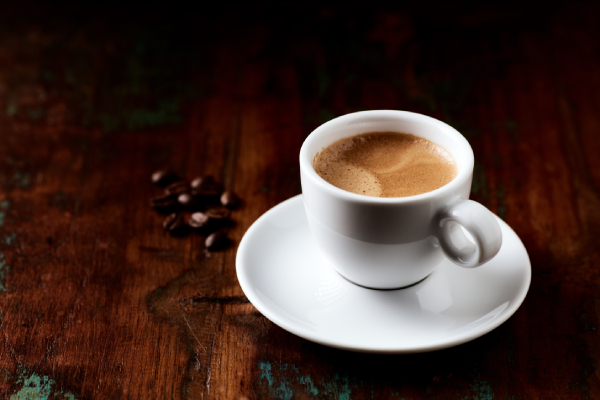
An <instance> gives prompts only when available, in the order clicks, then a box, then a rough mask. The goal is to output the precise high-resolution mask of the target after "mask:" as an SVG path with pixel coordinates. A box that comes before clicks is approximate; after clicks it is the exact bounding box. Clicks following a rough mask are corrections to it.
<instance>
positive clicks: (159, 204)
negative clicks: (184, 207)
mask: <svg viewBox="0 0 600 400" xmlns="http://www.w3.org/2000/svg"><path fill="white" fill-rule="evenodd" d="M150 205H151V206H152V208H154V209H155V210H156V211H158V212H159V213H161V214H170V213H172V212H175V211H177V210H178V209H179V208H180V205H179V203H178V202H177V197H176V196H173V195H167V196H163V197H157V198H155V199H152V200H150Z"/></svg>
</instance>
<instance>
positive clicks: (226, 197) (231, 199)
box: [221, 191, 240, 209]
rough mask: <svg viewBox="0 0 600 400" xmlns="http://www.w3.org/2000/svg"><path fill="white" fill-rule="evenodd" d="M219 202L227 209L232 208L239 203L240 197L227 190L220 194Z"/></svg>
mask: <svg viewBox="0 0 600 400" xmlns="http://www.w3.org/2000/svg"><path fill="white" fill-rule="evenodd" d="M221 204H223V205H224V206H225V207H227V208H229V209H234V208H237V207H238V206H239V205H240V198H239V197H237V195H236V194H235V193H233V192H230V191H227V192H225V193H223V194H222V195H221Z"/></svg>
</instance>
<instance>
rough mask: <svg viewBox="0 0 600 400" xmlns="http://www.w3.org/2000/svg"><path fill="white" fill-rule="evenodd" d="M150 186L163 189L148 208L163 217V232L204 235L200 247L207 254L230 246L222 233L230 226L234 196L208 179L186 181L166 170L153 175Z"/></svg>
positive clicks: (235, 198)
mask: <svg viewBox="0 0 600 400" xmlns="http://www.w3.org/2000/svg"><path fill="white" fill-rule="evenodd" d="M152 183H154V184H155V185H156V186H158V187H160V188H162V189H163V190H164V192H163V194H162V195H161V196H159V197H156V198H154V199H152V200H151V201H150V205H151V206H152V207H153V208H154V209H155V210H156V211H157V212H159V213H161V214H165V215H167V217H166V218H165V220H164V222H163V228H164V229H165V231H167V232H169V233H170V234H171V235H173V236H180V237H181V236H186V235H188V234H190V233H192V232H196V233H198V234H200V235H202V236H206V240H205V241H204V245H205V246H206V248H207V249H208V250H211V251H214V250H223V249H225V248H226V247H227V246H228V245H229V244H230V240H229V238H228V237H227V233H226V232H225V230H226V229H227V228H228V227H230V226H231V225H232V221H231V219H230V218H229V214H230V211H231V210H233V209H236V208H238V207H239V206H240V204H241V201H240V198H239V197H238V196H236V194H235V193H233V192H230V191H225V190H224V188H223V185H222V184H221V183H219V182H217V181H215V180H214V178H213V177H212V176H203V177H198V178H196V179H193V180H192V181H190V182H187V181H185V180H182V179H181V178H180V177H179V175H177V174H176V173H175V172H173V171H170V170H161V171H156V172H155V173H153V174H152Z"/></svg>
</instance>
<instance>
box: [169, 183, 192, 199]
mask: <svg viewBox="0 0 600 400" xmlns="http://www.w3.org/2000/svg"><path fill="white" fill-rule="evenodd" d="M189 191H190V185H189V184H188V183H187V182H184V181H177V182H173V183H171V184H170V185H169V186H167V187H166V188H165V193H166V194H173V195H176V196H179V195H180V194H182V193H187V192H189Z"/></svg>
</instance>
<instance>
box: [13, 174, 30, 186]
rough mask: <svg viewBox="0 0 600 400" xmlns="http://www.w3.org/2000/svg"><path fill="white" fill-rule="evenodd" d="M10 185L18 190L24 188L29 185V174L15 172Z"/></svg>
mask: <svg viewBox="0 0 600 400" xmlns="http://www.w3.org/2000/svg"><path fill="white" fill-rule="evenodd" d="M12 183H13V184H14V185H15V186H17V187H19V188H26V187H27V186H29V183H31V174H29V173H28V172H21V171H15V173H14V174H13V177H12Z"/></svg>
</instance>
